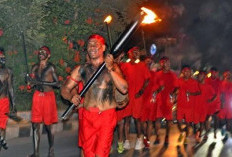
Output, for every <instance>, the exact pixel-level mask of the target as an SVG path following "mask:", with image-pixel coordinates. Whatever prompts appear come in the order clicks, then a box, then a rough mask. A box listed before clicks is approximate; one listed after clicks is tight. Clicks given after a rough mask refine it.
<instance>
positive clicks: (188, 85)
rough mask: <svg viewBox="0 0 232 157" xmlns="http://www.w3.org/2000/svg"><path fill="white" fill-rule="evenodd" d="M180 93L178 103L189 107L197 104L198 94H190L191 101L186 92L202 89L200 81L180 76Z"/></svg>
mask: <svg viewBox="0 0 232 157" xmlns="http://www.w3.org/2000/svg"><path fill="white" fill-rule="evenodd" d="M178 83H179V93H178V98H177V105H178V106H181V107H189V106H190V105H191V106H193V105H194V104H195V97H196V96H189V101H187V96H186V92H187V91H188V92H190V93H195V92H198V91H200V89H199V86H198V82H197V81H196V80H194V79H192V78H190V79H188V80H185V79H184V78H180V79H179V81H178Z"/></svg>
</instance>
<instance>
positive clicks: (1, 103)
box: [0, 48, 16, 151]
mask: <svg viewBox="0 0 232 157" xmlns="http://www.w3.org/2000/svg"><path fill="white" fill-rule="evenodd" d="M5 63H6V58H5V55H4V49H3V48H0V151H1V147H3V148H4V149H7V148H8V147H7V144H6V140H5V135H6V124H7V120H8V116H7V115H6V114H9V112H10V106H9V104H11V112H14V113H16V108H15V102H14V92H13V75H12V71H11V70H10V69H9V68H7V67H6V66H5ZM10 102H11V103H10Z"/></svg>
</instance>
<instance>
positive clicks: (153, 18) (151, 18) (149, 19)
mask: <svg viewBox="0 0 232 157" xmlns="http://www.w3.org/2000/svg"><path fill="white" fill-rule="evenodd" d="M141 10H142V12H141V14H142V15H143V14H144V13H145V14H146V15H145V16H144V19H143V21H142V23H143V24H150V23H154V22H157V21H162V20H161V19H160V18H158V16H157V15H156V14H155V13H154V12H153V11H151V10H149V9H147V8H145V7H142V8H141Z"/></svg>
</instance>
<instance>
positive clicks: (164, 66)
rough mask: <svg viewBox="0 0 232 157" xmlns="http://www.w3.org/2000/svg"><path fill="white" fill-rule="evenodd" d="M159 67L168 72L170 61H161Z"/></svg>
mask: <svg viewBox="0 0 232 157" xmlns="http://www.w3.org/2000/svg"><path fill="white" fill-rule="evenodd" d="M160 66H161V68H162V69H163V70H167V71H168V70H170V69H171V63H170V61H169V60H165V61H162V62H161V63H160Z"/></svg>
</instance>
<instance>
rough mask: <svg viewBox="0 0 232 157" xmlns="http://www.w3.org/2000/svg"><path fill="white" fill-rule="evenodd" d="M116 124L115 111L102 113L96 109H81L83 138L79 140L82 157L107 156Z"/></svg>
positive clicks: (110, 110)
mask: <svg viewBox="0 0 232 157" xmlns="http://www.w3.org/2000/svg"><path fill="white" fill-rule="evenodd" d="M116 122H117V117H116V111H115V109H109V110H106V111H103V112H100V111H99V109H98V108H90V109H89V110H86V109H83V123H82V131H83V132H82V133H83V134H82V135H83V138H82V137H81V138H82V139H83V141H82V142H83V143H82V148H83V151H84V156H86V157H95V156H96V155H98V156H100V157H108V156H109V154H110V149H111V144H112V140H113V133H114V129H115V126H116Z"/></svg>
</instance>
